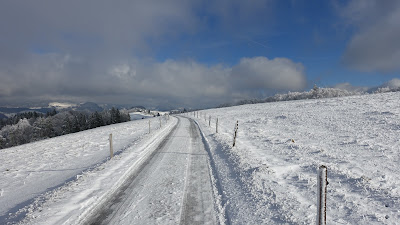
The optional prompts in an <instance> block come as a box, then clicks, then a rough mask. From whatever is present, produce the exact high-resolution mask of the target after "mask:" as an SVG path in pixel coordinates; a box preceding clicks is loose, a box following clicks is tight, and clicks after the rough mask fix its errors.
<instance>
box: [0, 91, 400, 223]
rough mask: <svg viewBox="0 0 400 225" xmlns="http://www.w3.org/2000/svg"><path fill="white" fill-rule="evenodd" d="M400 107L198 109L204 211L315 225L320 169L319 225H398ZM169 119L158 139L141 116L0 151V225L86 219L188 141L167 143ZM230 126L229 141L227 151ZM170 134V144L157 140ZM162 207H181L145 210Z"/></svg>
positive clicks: (388, 98)
mask: <svg viewBox="0 0 400 225" xmlns="http://www.w3.org/2000/svg"><path fill="white" fill-rule="evenodd" d="M399 99H400V92H397V93H386V94H375V95H364V96H353V97H345V98H332V99H317V100H301V101H291V102H276V103H265V104H256V105H244V106H236V107H230V108H221V109H210V110H204V111H201V112H200V113H201V114H200V117H199V118H197V117H194V116H193V113H189V114H186V116H187V117H189V118H193V119H194V120H196V121H197V124H198V125H199V127H200V129H201V134H202V135H203V137H202V138H203V140H202V141H200V140H199V141H198V142H196V143H198V146H200V145H201V144H200V143H203V144H204V145H205V149H206V150H207V152H208V155H209V156H212V158H210V160H209V161H210V166H209V168H210V169H211V171H212V175H213V177H210V179H211V180H212V184H213V185H214V190H218V191H216V192H214V193H217V195H214V198H215V199H214V204H216V208H219V209H221V210H222V211H224V212H222V213H223V214H224V215H223V216H224V217H225V219H226V223H227V224H229V223H230V224H314V223H315V220H316V212H317V209H316V201H317V193H316V191H317V168H318V167H319V166H320V165H326V166H327V168H328V181H329V185H328V199H327V223H328V224H399V222H398V221H400V168H399V163H400V104H399V103H400V101H399ZM209 116H211V118H212V119H211V127H210V126H209V122H208V119H209ZM205 117H206V119H207V121H205V119H204V118H205ZM217 117H218V120H219V127H218V134H216V132H215V125H216V123H215V119H216V118H217ZM170 118H171V119H170V120H169V121H165V120H163V127H162V128H161V129H158V127H159V118H152V119H146V120H137V121H133V122H128V123H123V124H116V125H112V126H107V127H101V128H97V129H93V130H88V131H84V132H80V133H76V134H70V135H66V136H61V137H57V138H53V139H48V140H44V141H40V142H36V143H31V144H26V145H23V146H19V147H14V148H9V149H3V150H1V151H0V172H1V173H0V224H3V223H4V224H6V223H7V222H12V223H13V222H16V221H20V220H21V219H22V221H21V223H25V224H79V223H81V222H82V221H86V219H87V216H89V215H91V213H92V212H93V211H94V208H95V207H96V205H98V203H99V202H102V201H104V200H105V199H107V198H108V197H107V196H109V195H110V194H111V193H113V191H115V190H116V188H118V187H119V186H121V184H122V183H123V182H124V180H125V179H126V178H127V177H129V176H130V174H131V173H132V171H134V170H135V169H137V168H138V166H139V165H140V162H141V161H143V160H144V159H146V157H147V158H148V156H149V154H150V153H151V151H152V149H153V150H154V149H155V148H156V146H159V144H160V143H161V142H163V141H167V140H168V143H175V142H176V143H180V142H179V140H182V141H181V142H182V143H184V142H183V141H184V138H186V136H188V135H187V134H185V135H182V134H180V133H179V135H178V134H176V135H171V132H170V131H171V130H173V127H174V125H175V124H177V123H178V122H177V121H178V120H177V119H176V118H174V117H172V116H171V117H170ZM149 120H151V121H152V123H151V124H152V133H151V134H150V135H149V134H147V133H148V121H149ZM182 120H183V119H182ZM236 121H239V129H238V137H237V141H236V146H235V147H233V148H232V139H233V137H232V136H233V130H234V126H235V123H236ZM109 133H113V137H114V139H113V140H114V149H115V151H116V152H117V155H116V156H115V157H114V159H113V160H108V154H109V146H108V134H109ZM169 136H170V137H171V139H172V138H175V139H174V140H169V139H170V138H165V137H169ZM179 138H180V139H179ZM169 141H171V142H169ZM174 141H175V142H174ZM166 143H167V142H166ZM167 145H169V144H167ZM176 145H178V144H176ZM174 146H175V144H171V146H170V147H172V148H173V147H174ZM171 150H173V149H171ZM180 150H181V151H184V148H183V147H182V148H180ZM183 155H185V154H183ZM188 155H190V153H189V154H188ZM171 185H172V184H171ZM148 191H149V192H148V194H149V195H151V190H148ZM187 194H190V193H187ZM218 194H219V195H220V196H218ZM144 195H146V193H144ZM136 201H137V202H138V203H137V204H142V203H141V201H140V199H136ZM161 203H162V204H161ZM143 204H144V203H143ZM168 207H182V206H180V205H176V206H171V205H168V204H167V202H160V204H159V205H158V206H157V207H156V208H162V211H165V212H168V210H169V209H171V208H168ZM143 208H145V206H143ZM171 210H173V211H179V210H177V208H172V209H171ZM149 213H150V212H149ZM150 214H151V213H150ZM24 217H25V219H24ZM163 221H164V222H165V220H163ZM223 221H224V219H219V222H223Z"/></svg>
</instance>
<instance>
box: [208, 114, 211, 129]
mask: <svg viewBox="0 0 400 225" xmlns="http://www.w3.org/2000/svg"><path fill="white" fill-rule="evenodd" d="M208 126H209V127H211V116H209V117H208Z"/></svg>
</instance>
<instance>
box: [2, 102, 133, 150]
mask: <svg viewBox="0 0 400 225" xmlns="http://www.w3.org/2000/svg"><path fill="white" fill-rule="evenodd" d="M127 121H130V117H129V113H128V112H127V111H126V110H119V109H115V108H112V109H110V110H104V111H102V112H97V111H96V112H94V113H87V112H81V111H64V112H60V113H57V112H56V110H53V111H50V112H47V113H46V114H43V113H38V112H25V113H18V114H16V115H14V116H13V117H10V118H3V119H0V149H3V148H9V147H13V146H17V145H22V144H26V143H29V142H33V141H38V140H43V139H46V138H51V137H56V136H60V135H64V134H70V133H75V132H79V131H83V130H88V129H92V128H96V127H101V126H105V125H110V124H115V123H121V122H127Z"/></svg>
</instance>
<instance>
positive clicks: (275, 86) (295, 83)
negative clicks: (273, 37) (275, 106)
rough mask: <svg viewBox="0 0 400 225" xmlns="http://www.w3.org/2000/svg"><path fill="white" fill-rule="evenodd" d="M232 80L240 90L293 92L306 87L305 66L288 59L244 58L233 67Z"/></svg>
mask: <svg viewBox="0 0 400 225" xmlns="http://www.w3.org/2000/svg"><path fill="white" fill-rule="evenodd" d="M232 78H233V82H234V84H235V87H238V88H240V89H272V90H292V91H293V90H301V89H303V88H305V86H306V77H305V74H304V66H303V65H302V64H301V63H294V62H293V61H291V60H290V59H287V58H275V59H272V60H269V59H268V58H266V57H255V58H243V59H241V60H240V63H239V64H238V65H236V66H234V67H233V69H232Z"/></svg>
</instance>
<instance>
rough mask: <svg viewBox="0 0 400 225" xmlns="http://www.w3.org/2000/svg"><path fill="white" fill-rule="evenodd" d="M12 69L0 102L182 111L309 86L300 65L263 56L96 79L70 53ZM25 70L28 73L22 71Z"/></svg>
mask: <svg viewBox="0 0 400 225" xmlns="http://www.w3.org/2000/svg"><path fill="white" fill-rule="evenodd" d="M12 69H13V70H8V71H7V72H8V73H12V74H13V75H14V76H11V77H10V78H13V79H8V80H4V81H3V82H2V83H1V84H0V86H1V87H2V88H1V91H0V101H5V100H6V99H13V98H15V101H17V100H18V98H24V100H25V101H32V102H35V101H36V102H37V101H40V100H43V99H48V100H54V101H56V100H57V101H58V100H73V101H74V100H75V101H85V100H90V101H95V102H114V103H118V104H124V103H126V102H127V101H128V102H132V104H134V103H135V102H137V104H143V103H138V102H145V103H144V104H148V105H156V106H159V105H165V103H166V105H177V104H178V105H180V106H184V107H190V106H193V105H194V104H193V101H195V103H196V104H195V105H196V106H201V107H206V106H216V105H218V104H221V103H224V102H227V101H234V100H242V99H248V98H255V97H259V98H262V97H265V96H266V95H267V94H271V93H273V92H272V91H271V92H268V91H267V90H274V91H282V90H283V91H287V90H291V91H295V90H301V89H303V88H305V86H306V83H307V81H306V76H305V73H304V67H303V65H302V64H301V63H295V62H293V61H291V60H290V59H286V58H275V59H272V60H270V59H268V58H266V57H254V58H242V59H241V60H240V62H239V63H238V64H237V65H234V66H233V67H229V66H224V65H220V64H217V65H212V66H208V65H204V64H201V63H198V62H196V61H193V60H187V61H178V60H166V61H164V62H155V61H153V60H147V61H140V60H132V61H131V62H128V63H119V64H114V65H110V66H109V67H108V68H104V69H103V70H100V71H99V72H98V73H96V76H83V77H81V76H80V74H86V73H88V72H90V71H89V70H90V69H91V68H87V67H86V62H85V61H82V60H80V59H79V58H74V57H72V56H70V55H65V56H59V55H55V54H47V55H41V56H40V57H37V56H33V57H32V59H31V61H30V62H29V63H28V64H27V65H23V66H21V67H15V68H12ZM29 69H31V73H24V72H20V71H25V70H29ZM102 71H105V72H102ZM2 73H3V71H2V70H1V69H0V74H2ZM31 74H35V75H34V76H32V75H31ZM71 74H72V75H71ZM289 81H290V82H289ZM33 87H34V88H33ZM13 100H14V99H13Z"/></svg>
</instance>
